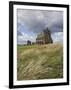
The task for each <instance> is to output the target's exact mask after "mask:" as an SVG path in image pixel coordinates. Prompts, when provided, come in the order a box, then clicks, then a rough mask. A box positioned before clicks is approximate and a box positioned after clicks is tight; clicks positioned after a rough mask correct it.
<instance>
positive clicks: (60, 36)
mask: <svg viewBox="0 0 71 90" xmlns="http://www.w3.org/2000/svg"><path fill="white" fill-rule="evenodd" d="M51 36H52V39H53V42H63V32H56V33H52V35H51Z"/></svg>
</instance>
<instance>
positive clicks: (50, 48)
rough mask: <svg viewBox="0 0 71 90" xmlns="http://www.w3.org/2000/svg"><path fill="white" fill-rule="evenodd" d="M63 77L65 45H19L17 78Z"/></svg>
mask: <svg viewBox="0 0 71 90" xmlns="http://www.w3.org/2000/svg"><path fill="white" fill-rule="evenodd" d="M62 77H63V45H62V44H60V43H53V44H47V45H31V46H24V45H18V46H17V79H18V80H36V79H55V78H62Z"/></svg>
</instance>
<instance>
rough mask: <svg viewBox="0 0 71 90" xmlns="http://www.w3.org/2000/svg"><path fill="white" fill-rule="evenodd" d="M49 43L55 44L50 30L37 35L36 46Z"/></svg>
mask: <svg viewBox="0 0 71 90" xmlns="http://www.w3.org/2000/svg"><path fill="white" fill-rule="evenodd" d="M48 43H53V40H52V38H51V32H50V31H49V30H48V28H46V29H44V30H43V31H42V32H41V33H39V34H38V35H37V38H36V44H48Z"/></svg>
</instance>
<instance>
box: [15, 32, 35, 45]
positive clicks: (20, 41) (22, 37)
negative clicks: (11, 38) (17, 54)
mask: <svg viewBox="0 0 71 90" xmlns="http://www.w3.org/2000/svg"><path fill="white" fill-rule="evenodd" d="M28 40H30V41H31V42H35V40H36V38H35V37H33V36H31V35H29V34H26V33H24V32H22V35H18V38H17V41H18V44H26V43H27V41H28Z"/></svg>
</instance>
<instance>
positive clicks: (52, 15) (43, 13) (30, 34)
mask: <svg viewBox="0 0 71 90" xmlns="http://www.w3.org/2000/svg"><path fill="white" fill-rule="evenodd" d="M47 27H48V28H49V30H50V31H51V37H52V39H53V42H63V12H62V11H48V10H24V9H17V36H18V37H17V42H18V44H26V41H27V40H30V41H32V42H35V41H36V37H37V34H38V33H40V32H41V31H43V29H45V28H47Z"/></svg>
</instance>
